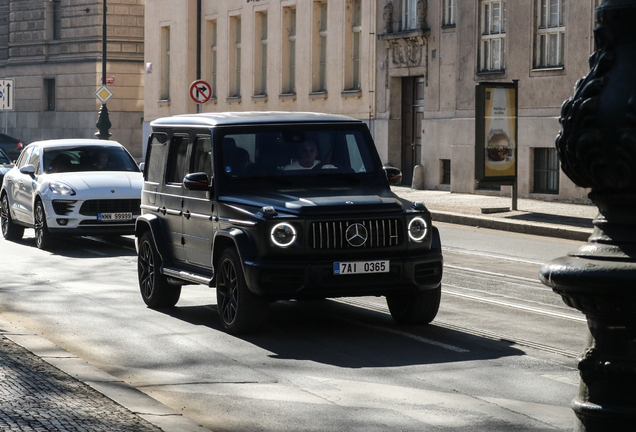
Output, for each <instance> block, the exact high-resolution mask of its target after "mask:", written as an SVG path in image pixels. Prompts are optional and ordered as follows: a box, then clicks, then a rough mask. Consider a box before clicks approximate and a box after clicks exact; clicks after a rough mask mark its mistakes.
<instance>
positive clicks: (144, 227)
mask: <svg viewBox="0 0 636 432" xmlns="http://www.w3.org/2000/svg"><path fill="white" fill-rule="evenodd" d="M146 231H150V236H151V237H152V241H153V242H154V246H155V249H156V250H157V253H159V256H160V257H161V261H162V262H164V263H165V262H166V261H167V258H168V256H169V253H168V246H167V243H166V239H165V237H164V235H163V229H162V227H161V219H159V218H158V217H157V215H154V214H146V215H141V216H139V217H138V218H137V220H136V221H135V246H136V249H137V252H139V238H140V237H141V236H142V235H143V234H144V233H145V232H146Z"/></svg>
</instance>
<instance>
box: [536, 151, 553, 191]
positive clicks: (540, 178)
mask: <svg viewBox="0 0 636 432" xmlns="http://www.w3.org/2000/svg"><path fill="white" fill-rule="evenodd" d="M533 192H534V193H546V194H558V193H559V158H558V157H557V152H556V149H555V148H535V149H534V188H533Z"/></svg>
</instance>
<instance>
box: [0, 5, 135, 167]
mask: <svg viewBox="0 0 636 432" xmlns="http://www.w3.org/2000/svg"><path fill="white" fill-rule="evenodd" d="M107 5H108V10H107V41H108V45H107V46H108V52H107V76H109V77H114V83H112V84H108V87H109V89H110V90H111V91H112V92H113V94H114V96H113V97H112V98H111V99H110V100H109V101H108V102H107V106H108V110H109V111H110V120H111V123H112V127H111V129H110V133H111V134H112V137H111V139H114V140H117V141H119V142H121V143H122V144H124V145H125V146H126V147H127V148H128V149H129V150H130V151H131V152H132V153H133V155H135V156H141V153H142V142H143V139H142V121H143V79H144V73H143V71H144V69H143V67H144V66H143V61H144V0H108V2H107ZM102 19H103V1H102V0H46V1H44V0H42V1H36V0H0V79H13V80H14V85H15V87H14V89H15V92H14V96H15V104H14V110H13V111H2V112H0V130H2V131H3V132H4V130H5V124H6V126H7V133H8V134H9V135H13V136H16V137H19V138H20V139H22V140H23V141H24V142H27V143H28V142H32V141H35V140H39V139H51V138H94V136H95V133H96V127H95V123H96V121H97V113H98V111H99V108H100V106H101V102H100V101H99V100H98V99H97V98H96V96H95V92H96V90H97V89H98V88H99V87H100V86H101V82H100V81H101V75H102V73H101V72H102V63H101V59H102Z"/></svg>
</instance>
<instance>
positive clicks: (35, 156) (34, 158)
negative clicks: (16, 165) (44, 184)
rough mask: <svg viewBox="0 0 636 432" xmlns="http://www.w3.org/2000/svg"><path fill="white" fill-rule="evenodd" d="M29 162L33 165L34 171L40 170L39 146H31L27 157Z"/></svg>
mask: <svg viewBox="0 0 636 432" xmlns="http://www.w3.org/2000/svg"><path fill="white" fill-rule="evenodd" d="M29 164H31V165H33V166H34V167H35V172H36V173H39V172H40V148H39V147H37V146H34V147H33V150H32V151H31V156H30V157H29Z"/></svg>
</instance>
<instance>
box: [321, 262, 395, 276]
mask: <svg viewBox="0 0 636 432" xmlns="http://www.w3.org/2000/svg"><path fill="white" fill-rule="evenodd" d="M388 272H389V260H385V261H355V262H337V263H333V274H334V275H344V274H361V273H388Z"/></svg>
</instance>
